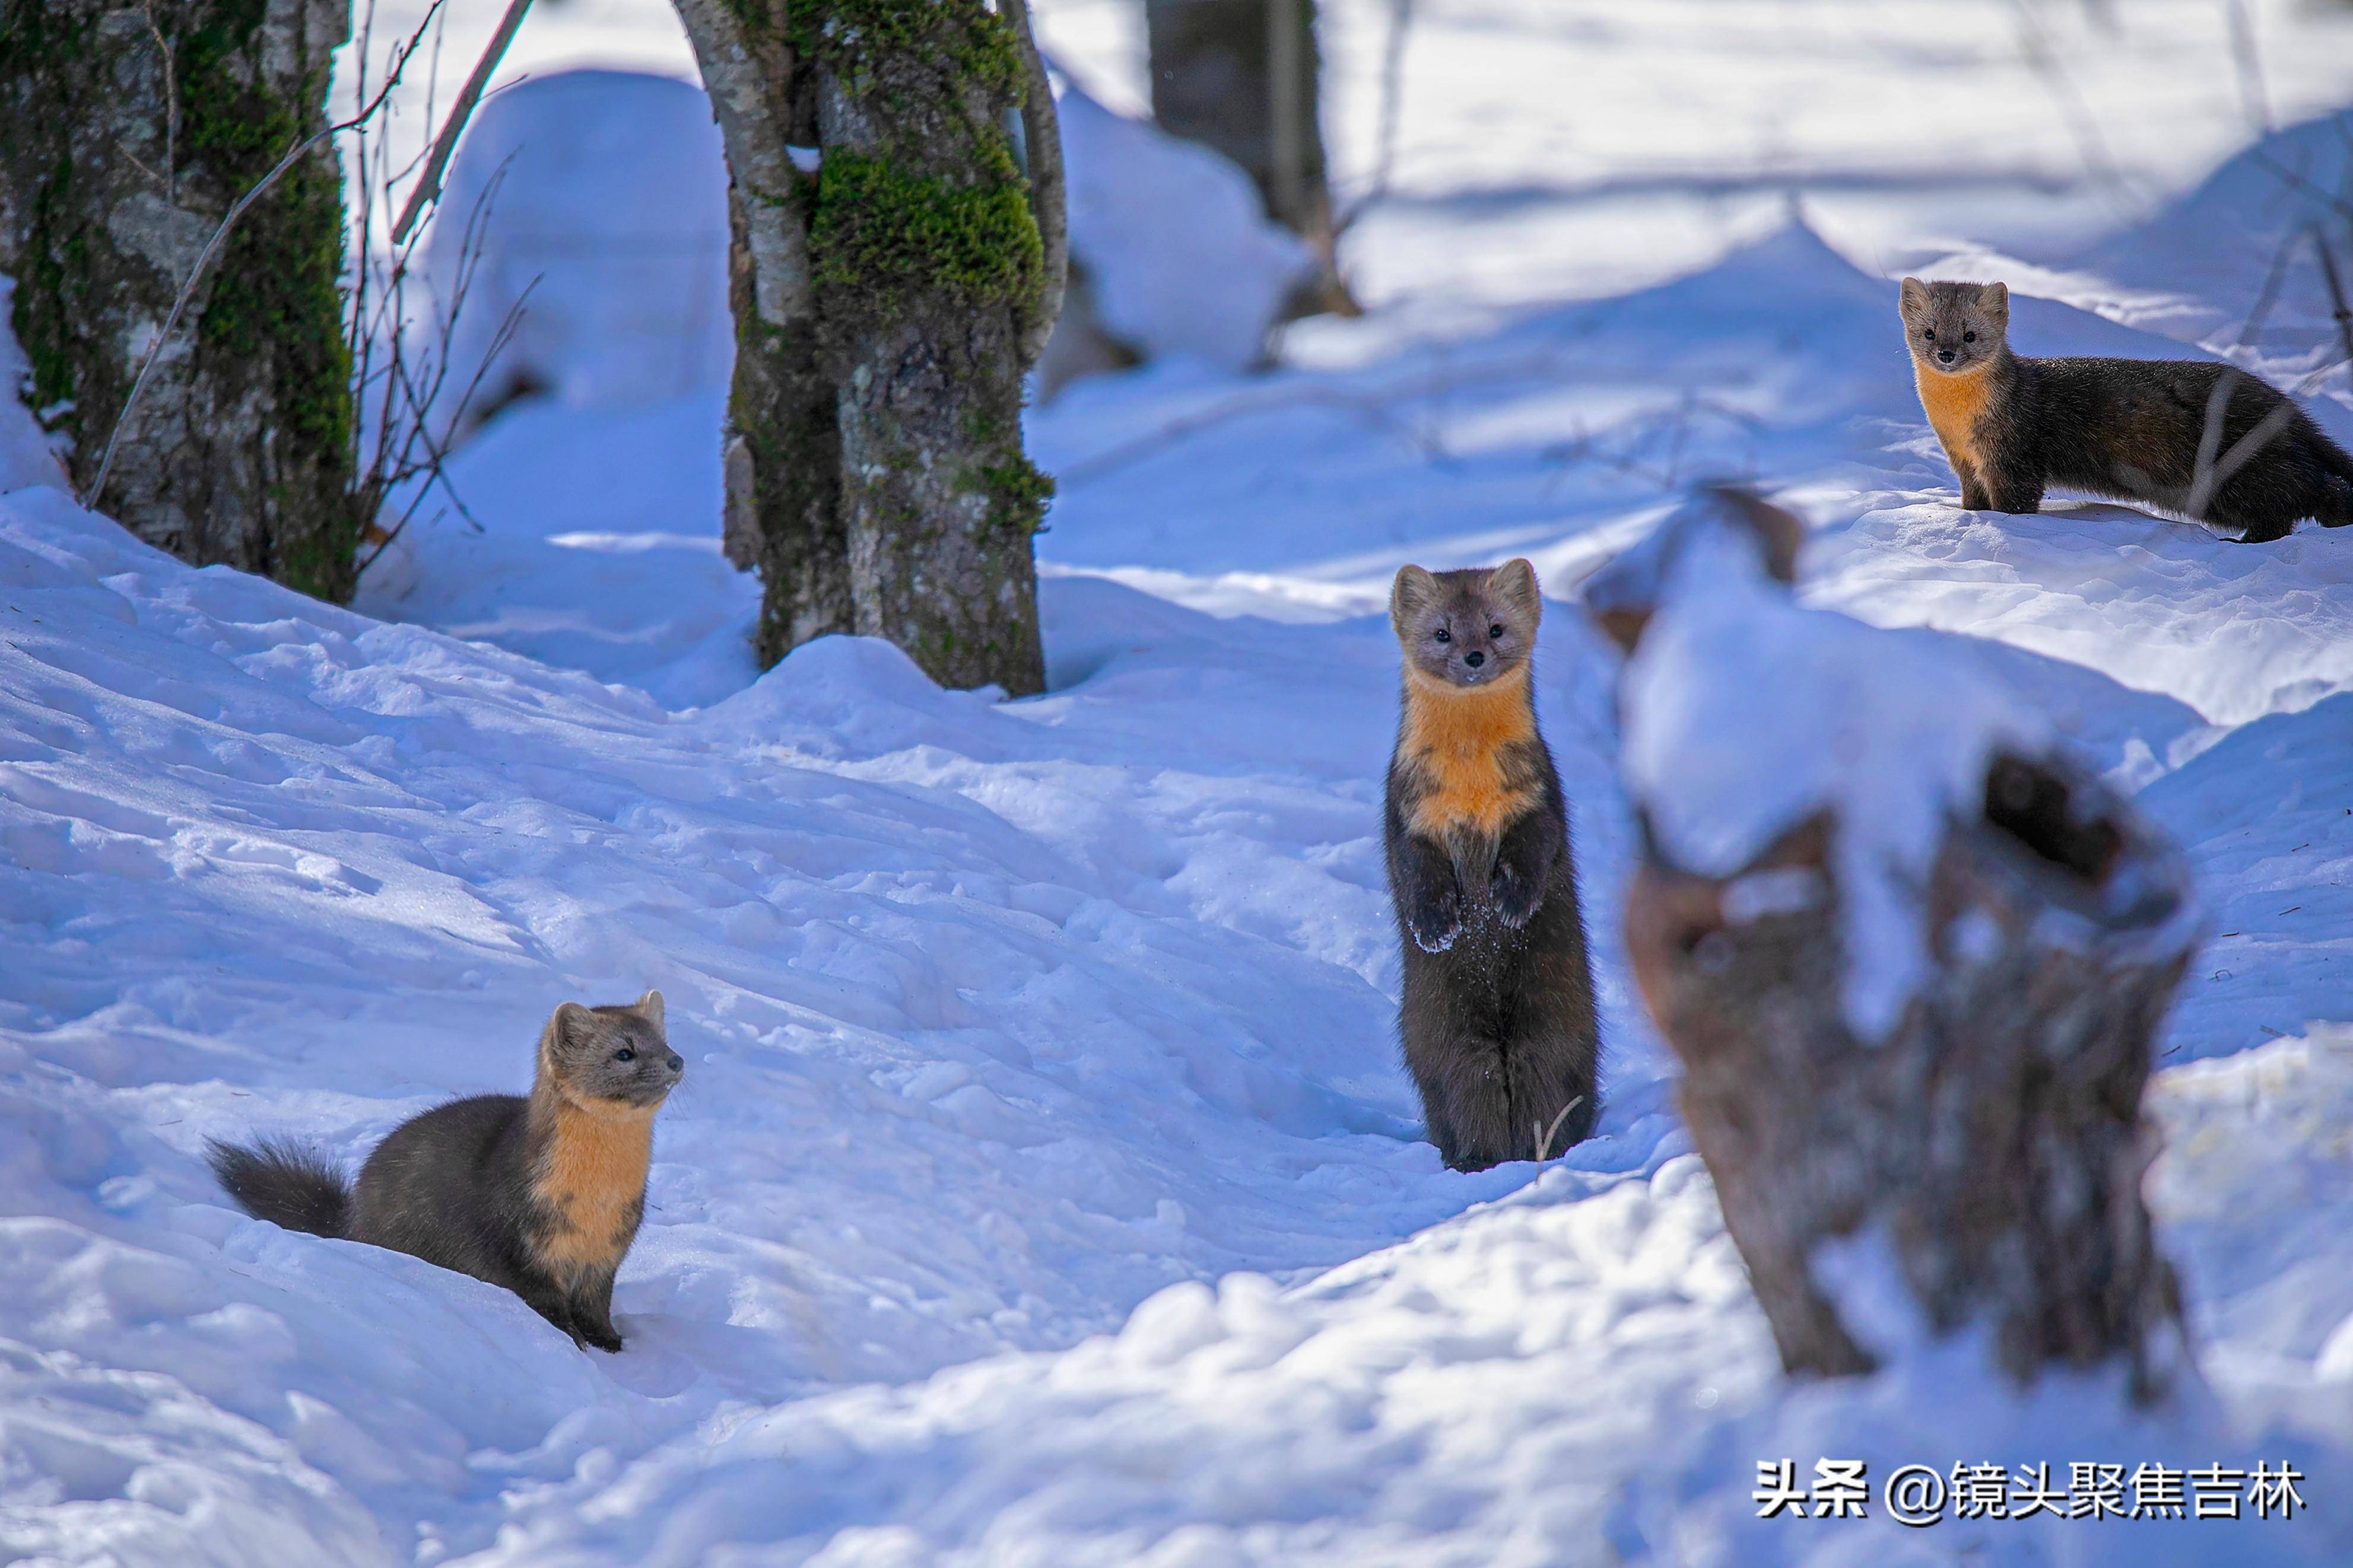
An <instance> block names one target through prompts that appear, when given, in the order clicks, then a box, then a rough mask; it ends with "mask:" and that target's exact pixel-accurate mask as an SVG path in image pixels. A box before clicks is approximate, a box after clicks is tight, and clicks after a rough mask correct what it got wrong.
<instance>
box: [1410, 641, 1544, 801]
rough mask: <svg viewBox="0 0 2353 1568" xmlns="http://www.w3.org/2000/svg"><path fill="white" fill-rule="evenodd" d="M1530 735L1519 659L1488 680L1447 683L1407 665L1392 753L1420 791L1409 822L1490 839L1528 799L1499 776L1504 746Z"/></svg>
mask: <svg viewBox="0 0 2353 1568" xmlns="http://www.w3.org/2000/svg"><path fill="white" fill-rule="evenodd" d="M1534 739H1535V708H1534V706H1533V705H1532V704H1531V703H1530V701H1529V697H1528V672H1527V668H1526V666H1525V665H1523V666H1522V667H1521V668H1519V669H1517V670H1515V671H1514V672H1513V673H1512V674H1511V675H1509V676H1507V677H1505V678H1504V679H1502V680H1499V681H1497V682H1495V683H1494V684H1493V685H1492V686H1473V687H1460V686H1449V685H1447V684H1446V683H1445V682H1444V681H1442V680H1433V679H1430V677H1429V676H1426V675H1424V674H1422V673H1421V672H1420V671H1419V670H1416V669H1412V668H1409V669H1408V670H1407V671H1406V677H1405V723H1404V726H1403V727H1402V729H1401V731H1400V732H1399V734H1398V752H1399V753H1400V754H1402V755H1403V756H1404V758H1405V759H1406V761H1407V762H1408V763H1409V764H1410V765H1411V767H1412V768H1413V770H1414V771H1415V772H1416V773H1419V775H1420V778H1421V781H1422V783H1423V784H1424V786H1425V787H1424V790H1423V793H1422V795H1421V797H1420V799H1419V800H1418V801H1416V802H1415V803H1414V807H1413V820H1412V821H1411V823H1410V824H1409V826H1411V827H1412V828H1413V830H1414V831H1415V832H1416V833H1419V834H1420V835H1421V836H1422V837H1425V838H1430V839H1434V840H1440V841H1442V840H1444V839H1445V838H1446V837H1448V836H1449V835H1450V834H1452V833H1464V832H1468V833H1472V834H1475V835H1477V836H1478V837H1482V838H1495V837H1500V836H1501V835H1502V833H1503V831H1504V828H1506V827H1508V826H1511V825H1512V824H1513V823H1514V822H1516V821H1518V820H1519V819H1520V817H1521V816H1524V815H1525V814H1526V812H1527V811H1528V809H1529V807H1531V806H1532V805H1535V791H1534V790H1532V789H1529V788H1527V787H1526V786H1525V785H1521V786H1517V787H1514V786H1513V785H1512V784H1508V783H1506V782H1505V778H1504V761H1505V759H1504V752H1505V750H1506V749H1507V748H1508V747H1510V746H1511V745H1512V744H1513V743H1514V742H1521V741H1531V740H1534Z"/></svg>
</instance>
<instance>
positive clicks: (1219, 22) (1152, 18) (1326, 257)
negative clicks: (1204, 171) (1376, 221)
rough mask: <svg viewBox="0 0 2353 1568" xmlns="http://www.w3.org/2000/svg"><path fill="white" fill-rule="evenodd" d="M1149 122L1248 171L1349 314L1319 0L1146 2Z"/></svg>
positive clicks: (1329, 302) (1319, 303)
mask: <svg viewBox="0 0 2353 1568" xmlns="http://www.w3.org/2000/svg"><path fill="white" fill-rule="evenodd" d="M1144 15H1145V33H1146V37H1147V39H1148V42H1149V45H1150V47H1151V70H1152V117H1153V119H1154V120H1155V121H1157V122H1158V124H1159V126H1160V128H1161V129H1162V130H1164V131H1166V132H1168V133H1169V134H1170V135H1172V136H1182V137H1184V138H1186V139H1187V141H1192V142H1201V143H1202V144H1204V145H1205V146H1208V147H1212V148H1215V149H1216V150H1217V151H1218V152H1219V153H1224V154H1225V155H1226V156H1227V157H1228V158H1230V159H1232V160H1233V161H1234V162H1235V163H1239V164H1240V165H1241V167H1242V168H1243V169H1244V170H1246V171H1247V172H1248V173H1249V174H1250V178H1251V179H1252V180H1254V181H1256V182H1257V184H1258V188H1259V194H1260V195H1261V196H1262V197H1263V198H1264V199H1265V202H1266V211H1267V216H1269V217H1271V218H1272V219H1274V220H1275V221H1276V222H1277V223H1280V224H1282V226H1284V227H1286V228H1289V229H1290V230H1292V231H1293V233H1295V234H1297V235H1298V236H1300V237H1302V238H1303V239H1304V240H1306V241H1307V243H1308V244H1309V245H1310V246H1311V247H1314V250H1315V253H1316V255H1317V256H1318V257H1320V258H1322V261H1323V273H1324V276H1323V278H1322V279H1319V281H1318V284H1317V287H1318V288H1319V289H1321V290H1322V293H1323V295H1324V298H1320V299H1318V300H1313V301H1308V302H1304V307H1303V308H1313V309H1333V308H1345V289H1342V288H1341V287H1340V284H1339V281H1338V279H1339V274H1338V270H1337V265H1336V261H1335V256H1334V246H1335V242H1336V239H1337V236H1336V235H1335V231H1334V226H1333V216H1332V192H1331V185H1330V183H1329V181H1328V180H1327V178H1326V176H1325V174H1324V132H1323V128H1322V121H1321V110H1320V107H1319V102H1318V100H1319V98H1320V96H1321V95H1320V92H1319V90H1318V85H1317V83H1318V78H1319V77H1320V75H1321V74H1322V73H1321V66H1320V63H1319V60H1318V58H1317V52H1316V47H1315V0H1145V7H1144Z"/></svg>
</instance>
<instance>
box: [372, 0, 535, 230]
mask: <svg viewBox="0 0 2353 1568" xmlns="http://www.w3.org/2000/svg"><path fill="white" fill-rule="evenodd" d="M530 9H531V0H512V3H511V4H510V5H508V6H507V14H506V15H505V16H502V17H501V18H500V20H499V30H498V31H497V32H495V33H493V34H491V42H490V47H487V48H485V49H484V50H483V51H482V58H480V59H479V60H477V61H475V62H474V74H473V75H472V76H470V77H468V78H467V79H466V85H465V88H464V89H463V90H461V91H460V92H459V94H458V101H457V102H455V103H453V104H451V105H450V106H449V121H448V124H446V125H444V126H442V127H441V134H440V135H439V136H438V137H437V138H435V140H434V142H433V153H432V155H431V156H430V157H428V158H427V159H426V161H425V173H424V174H423V175H422V176H421V177H420V178H419V179H418V180H417V184H416V185H415V186H413V187H412V188H411V189H410V190H409V193H408V205H406V206H404V207H402V208H401V210H400V221H399V222H398V223H396V224H394V225H393V226H392V242H393V244H395V245H399V244H401V243H402V242H404V241H405V240H406V239H407V238H408V231H409V230H410V229H411V228H413V227H415V226H416V224H417V218H418V217H419V216H421V215H422V214H423V213H424V211H425V208H426V206H427V204H428V203H429V202H432V201H434V200H436V199H438V197H439V196H440V195H441V176H442V175H443V174H447V173H448V168H449V155H450V154H451V153H455V152H456V151H457V150H458V137H459V133H460V132H463V131H464V130H465V129H466V121H468V120H470V119H471V118H472V117H473V113H474V105H476V104H477V103H479V102H480V101H481V98H482V89H484V88H486V87H488V86H489V85H490V83H491V72H493V71H495V70H497V69H498V68H499V61H500V60H501V59H503V58H506V52H507V46H508V45H509V44H511V43H512V42H514V36H515V29H516V28H518V27H520V26H522V17H523V13H524V12H526V11H528V10H530Z"/></svg>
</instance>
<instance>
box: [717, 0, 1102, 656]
mask: <svg viewBox="0 0 2353 1568" xmlns="http://www.w3.org/2000/svg"><path fill="white" fill-rule="evenodd" d="M678 8H679V12H680V15H681V16H682V17H684V18H685V21H686V24H687V30H688V33H689V35H690V36H691V37H692V39H693V41H694V47H695V53H696V56H697V58H698V59H699V60H700V61H701V64H702V72H703V79H704V83H705V85H706V86H707V87H708V88H709V89H710V90H711V94H712V103H713V106H714V109H715V110H716V112H717V114H718V117H719V122H720V128H721V132H722V134H723V139H724V141H725V143H726V147H727V156H728V165H729V170H730V174H731V175H732V181H733V183H732V191H733V195H732V197H731V206H732V210H733V220H734V230H735V237H736V242H735V246H734V254H733V275H734V290H733V303H734V308H735V317H736V323H737V330H736V366H735V384H734V388H733V398H732V400H731V404H730V408H729V429H728V437H727V447H726V480H727V525H726V541H727V549H728V554H729V558H730V559H731V560H733V561H734V562H735V563H736V564H737V565H739V566H745V565H756V566H757V567H758V568H759V569H760V572H761V575H762V578H763V581H764V583H765V608H764V612H763V616H762V623H761V631H760V655H761V658H762V660H763V662H773V661H774V660H776V658H781V657H782V656H783V655H784V654H785V653H786V652H787V651H789V650H790V649H791V648H792V647H796V646H797V645H798V644H800V643H802V642H805V641H807V640H808V639H809V638H810V637H819V636H822V635H824V634H825V633H827V632H835V631H855V632H859V633H861V634H864V635H867V636H871V637H887V638H889V639H890V640H891V641H892V642H894V643H896V644H897V645H898V646H899V647H902V648H903V649H905V650H906V651H907V653H908V654H909V655H910V656H912V657H913V658H914V660H915V661H916V663H918V664H920V665H921V666H922V667H923V669H924V670H925V671H926V672H927V673H929V674H930V675H931V676H932V678H933V679H935V680H938V681H940V682H942V683H943V684H944V685H949V686H965V687H969V686H981V685H988V684H995V685H998V686H1001V687H1003V688H1004V689H1006V690H1007V691H1008V692H1010V693H1012V694H1013V695H1016V696H1020V695H1026V694H1028V693H1030V692H1034V691H1038V690H1041V689H1043V688H1044V685H1045V665H1044V658H1043V655H1042V652H1041V650H1040V647H1039V637H1038V606H1037V567H1036V563H1035V559H1034V555H1033V546H1032V539H1033V536H1034V535H1035V533H1036V532H1037V530H1038V526H1039V521H1040V520H1041V519H1042V517H1043V514H1044V510H1045V505H1046V501H1047V500H1048V498H1049V497H1050V495H1051V494H1052V489H1053V487H1052V481H1050V479H1047V478H1046V476H1045V475H1043V474H1041V473H1039V471H1038V470H1037V469H1036V468H1033V467H1032V466H1031V465H1030V463H1029V458H1027V457H1026V456H1025V455H1024V453H1023V451H1022V446H1021V396H1022V377H1023V375H1024V374H1025V373H1026V372H1027V371H1028V369H1029V363H1030V361H1031V360H1032V359H1033V358H1034V357H1035V356H1036V354H1037V353H1038V350H1039V347H1040V346H1042V344H1043V342H1045V338H1046V330H1047V329H1048V328H1050V326H1051V324H1052V320H1053V311H1054V309H1055V304H1056V301H1057V300H1058V298H1059V294H1060V276H1059V271H1060V268H1059V264H1058V262H1057V261H1056V258H1055V257H1054V256H1051V255H1050V253H1049V249H1048V247H1047V246H1046V244H1045V243H1044V242H1043V241H1042V240H1041V238H1040V234H1039V222H1038V218H1037V216H1035V215H1034V213H1033V210H1032V205H1031V200H1030V192H1029V184H1028V183H1027V182H1026V181H1025V180H1024V179H1023V177H1022V175H1021V172H1020V169H1019V167H1018V164H1017V162H1016V159H1015V155H1014V142H1013V140H1012V137H1011V135H1010V134H1009V132H1008V122H1009V118H1010V116H1011V115H1012V114H1013V112H1014V111H1015V110H1017V109H1018V108H1020V107H1021V106H1022V104H1023V102H1024V100H1025V97H1026V95H1027V93H1028V92H1029V84H1030V81H1031V79H1032V75H1033V70H1034V68H1035V62H1034V60H1033V59H1032V58H1029V55H1028V53H1027V51H1026V50H1025V49H1024V47H1023V39H1022V37H1021V35H1020V34H1019V33H1018V31H1017V30H1016V28H1015V27H1014V26H1008V21H1007V20H1006V19H1005V17H1003V16H1000V15H999V14H997V12H993V11H991V10H990V9H989V8H988V7H987V5H984V4H983V3H982V0H934V3H930V4H926V5H919V6H909V5H896V4H892V3H890V0H678ZM1018 15H1019V13H1018V10H1017V12H1016V13H1015V16H1017V18H1018ZM1026 123H1027V124H1028V125H1029V127H1030V128H1031V132H1032V134H1033V135H1037V136H1049V137H1050V135H1051V134H1052V133H1053V120H1052V116H1051V114H1050V111H1045V110H1039V109H1035V108H1033V109H1032V110H1031V112H1030V113H1029V115H1028V116H1027V117H1026ZM811 145H814V146H816V147H817V148H818V149H819V152H820V163H819V167H818V174H817V175H816V177H815V178H814V179H813V180H812V179H810V178H808V177H807V176H805V175H803V174H800V173H799V172H798V171H797V168H796V167H795V166H794V164H793V163H792V161H791V158H790V155H789V153H788V151H787V149H788V148H790V147H796V146H797V147H808V146H811ZM1052 151H1054V150H1053V149H1049V150H1048V152H1049V153H1051V152H1052ZM1039 165H1040V168H1041V172H1042V171H1044V170H1045V169H1047V168H1059V163H1058V162H1056V161H1054V160H1052V159H1051V158H1050V156H1049V157H1047V158H1041V159H1039ZM1045 194H1046V195H1047V196H1048V198H1049V199H1048V202H1047V205H1048V207H1049V216H1050V217H1051V216H1052V215H1053V213H1054V212H1056V211H1058V210H1059V209H1058V205H1057V204H1058V203H1059V193H1058V192H1048V193H1045ZM1050 226H1051V224H1050Z"/></svg>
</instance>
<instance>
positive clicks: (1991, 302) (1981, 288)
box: [1978, 283, 2010, 327]
mask: <svg viewBox="0 0 2353 1568" xmlns="http://www.w3.org/2000/svg"><path fill="white" fill-rule="evenodd" d="M1978 306H1979V307H1980V308H1981V309H1982V310H1984V311H1985V313H1986V314H1987V315H1989V316H1990V317H1992V318H1993V320H1994V322H1995V324H1996V325H1998V326H2003V327H2007V326H2008V325H2010V285H2009V284H2007V283H1981V284H1979V285H1978Z"/></svg>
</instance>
